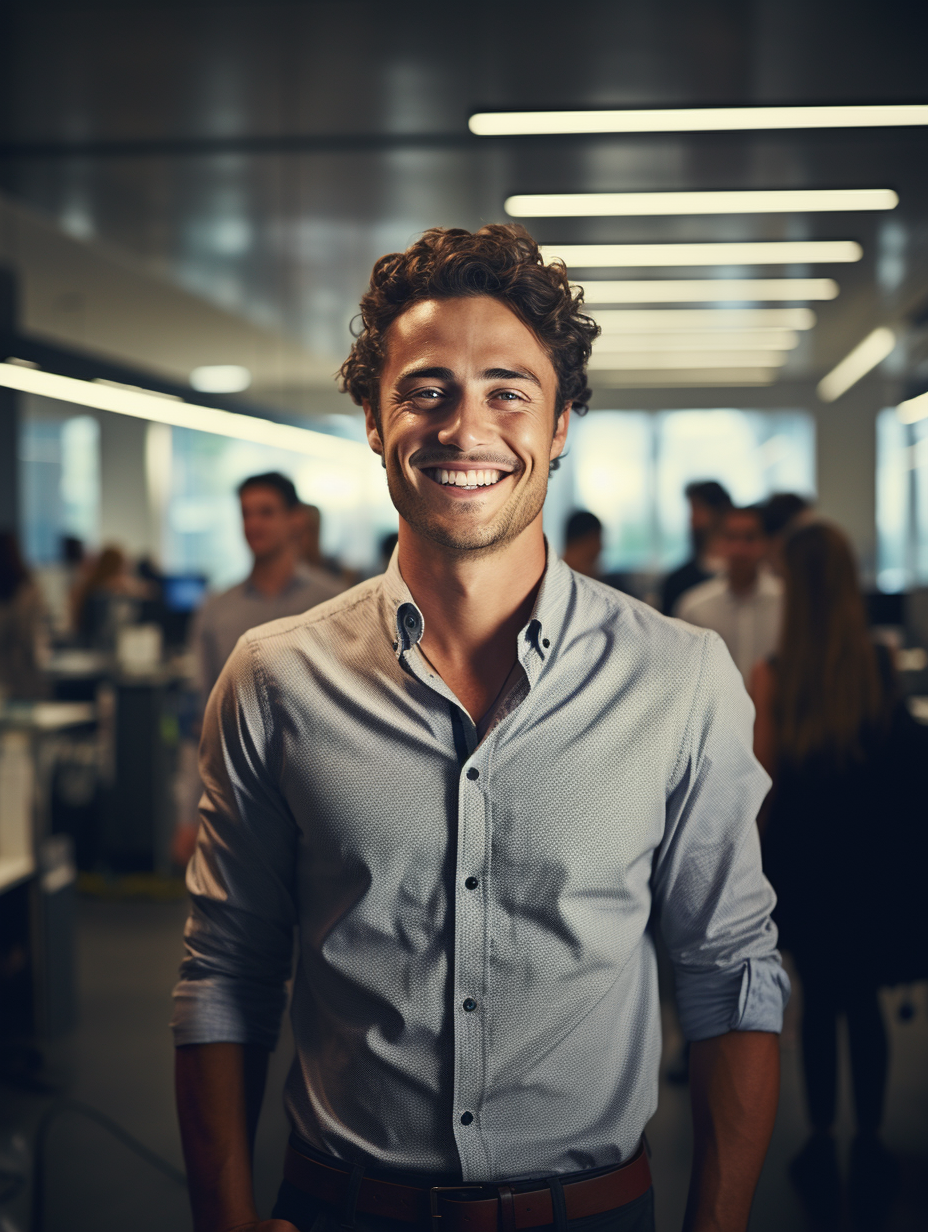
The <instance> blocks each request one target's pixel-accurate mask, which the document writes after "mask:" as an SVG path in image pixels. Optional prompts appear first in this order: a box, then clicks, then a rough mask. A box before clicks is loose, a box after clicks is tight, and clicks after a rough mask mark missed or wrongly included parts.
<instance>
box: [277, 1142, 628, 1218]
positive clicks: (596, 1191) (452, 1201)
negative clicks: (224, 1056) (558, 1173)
mask: <svg viewBox="0 0 928 1232" xmlns="http://www.w3.org/2000/svg"><path fill="white" fill-rule="evenodd" d="M350 1175H351V1174H350V1173H349V1172H347V1171H343V1170H342V1169H341V1168H332V1167H330V1166H329V1165H328V1164H323V1163H319V1162H318V1161H317V1160H315V1159H309V1158H308V1157H307V1156H305V1155H301V1154H300V1153H299V1151H297V1150H295V1149H294V1148H293V1147H292V1146H288V1147H287V1157H286V1160H285V1163H284V1176H285V1177H286V1179H287V1180H288V1181H289V1182H290V1184H291V1185H293V1186H295V1187H296V1188H297V1189H300V1190H302V1191H303V1192H304V1193H307V1194H310V1195H311V1196H312V1197H314V1198H318V1199H319V1200H320V1201H322V1202H327V1203H329V1204H331V1205H332V1206H342V1205H343V1204H344V1203H345V1199H346V1196H347V1194H348V1187H349V1180H350ZM516 1184H517V1185H518V1188H519V1190H521V1183H519V1182H517V1183H516ZM650 1187H651V1169H650V1167H649V1166H648V1157H647V1154H646V1153H645V1150H644V1143H642V1145H641V1146H640V1147H639V1148H638V1151H637V1153H636V1154H635V1156H634V1158H632V1159H630V1160H629V1162H628V1163H627V1164H623V1165H622V1166H621V1167H620V1168H613V1169H612V1171H610V1172H604V1173H601V1174H600V1175H599V1176H591V1177H588V1178H586V1179H583V1178H582V1177H581V1178H580V1179H578V1180H574V1181H566V1180H565V1181H564V1182H563V1193H564V1205H565V1208H566V1212H567V1218H568V1219H580V1218H581V1217H582V1216H584V1215H601V1214H603V1213H604V1212H605V1211H613V1210H615V1209H616V1208H617V1207H620V1206H625V1204H626V1203H627V1202H632V1201H634V1199H635V1198H640V1197H641V1195H642V1194H643V1193H646V1192H647V1191H648V1189H650ZM478 1189H482V1190H484V1191H485V1192H487V1197H485V1198H477V1197H473V1198H463V1197H462V1198H456V1197H452V1196H450V1195H452V1194H454V1195H457V1194H459V1193H463V1191H466V1190H478ZM355 1209H356V1210H358V1211H363V1212H364V1213H365V1214H367V1215H384V1216H386V1217H387V1218H389V1219H401V1220H403V1221H405V1222H406V1223H414V1224H420V1225H422V1226H427V1225H429V1224H431V1228H432V1232H518V1230H519V1229H522V1228H540V1227H543V1226H544V1225H545V1224H551V1223H553V1222H554V1207H553V1205H552V1202H551V1190H550V1189H549V1188H548V1186H547V1184H546V1183H545V1182H541V1183H540V1184H539V1187H538V1188H535V1189H529V1190H528V1191H527V1192H518V1191H517V1190H516V1189H515V1188H514V1187H513V1185H509V1184H505V1185H498V1184H494V1183H492V1182H490V1183H487V1184H485V1185H467V1184H464V1183H463V1182H462V1183H461V1184H460V1185H433V1186H432V1187H431V1189H425V1188H420V1187H419V1186H415V1185H397V1184H395V1183H394V1182H393V1181H379V1180H375V1179H374V1178H373V1177H369V1176H365V1177H364V1178H363V1179H362V1180H361V1184H360V1187H359V1189H358V1193H357V1203H356V1207H355Z"/></svg>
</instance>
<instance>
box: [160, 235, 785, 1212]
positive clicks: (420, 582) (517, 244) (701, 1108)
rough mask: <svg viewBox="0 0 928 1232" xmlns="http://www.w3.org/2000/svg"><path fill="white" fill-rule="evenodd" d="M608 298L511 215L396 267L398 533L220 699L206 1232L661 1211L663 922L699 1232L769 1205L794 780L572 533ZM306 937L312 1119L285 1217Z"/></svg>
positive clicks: (380, 370) (192, 1088)
mask: <svg viewBox="0 0 928 1232" xmlns="http://www.w3.org/2000/svg"><path fill="white" fill-rule="evenodd" d="M580 308H581V299H580V296H579V295H578V296H576V298H575V297H574V295H573V294H572V291H571V288H570V286H569V284H568V281H567V275H566V271H565V270H564V268H563V266H560V265H557V264H553V265H550V266H545V265H544V263H543V260H542V258H541V255H540V252H539V250H538V247H537V245H536V244H535V243H534V241H533V240H532V239H531V238H530V236H529V235H528V234H527V232H525V231H524V230H523V229H522V228H520V227H516V226H497V225H493V226H487V227H484V228H482V229H481V230H480V231H478V232H476V233H475V234H470V233H469V232H466V231H458V230H443V229H435V230H432V231H427V232H426V233H425V234H424V235H423V236H422V238H421V239H420V240H418V241H417V242H416V243H415V244H413V245H412V246H411V248H410V249H409V250H407V251H406V252H405V253H394V254H391V255H390V256H387V257H384V258H382V259H381V260H380V261H379V262H378V263H377V265H376V266H375V267H374V272H373V275H372V279H371V286H370V289H369V291H368V292H367V293H366V294H365V296H364V299H363V300H362V314H363V322H364V328H363V330H362V332H361V333H360V335H359V337H358V338H357V339H356V341H355V343H354V346H353V348H352V352H351V355H350V357H349V359H348V360H347V361H346V363H345V365H344V366H343V368H342V374H343V381H344V386H345V387H346V388H347V390H348V391H349V392H350V393H351V395H352V397H353V398H354V399H355V400H356V401H357V402H359V403H361V405H362V406H363V407H364V413H365V417H366V421H367V432H368V440H369V442H370V445H371V448H372V449H373V450H374V451H375V452H376V453H377V454H379V455H380V456H381V458H382V460H383V465H384V467H385V469H386V478H387V483H388V485H389V489H390V494H391V497H392V499H393V502H394V504H395V506H396V508H397V511H398V513H399V543H398V548H397V553H396V555H395V556H394V557H393V559H392V560H391V562H390V565H389V567H388V569H387V572H386V573H385V574H384V575H383V576H380V577H377V578H373V579H371V580H369V581H367V582H363V583H362V584H361V585H360V586H357V587H355V588H354V589H353V590H351V591H349V592H347V593H346V594H344V595H342V596H340V597H339V598H338V599H335V600H333V601H332V602H330V603H327V604H324V605H323V606H322V607H319V608H317V609H315V610H314V611H313V612H311V613H308V614H307V615H306V616H302V617H297V618H295V619H291V620H284V621H277V622H275V623H274V624H272V625H269V626H266V627H265V628H264V629H261V630H257V631H253V632H251V633H249V634H248V635H247V636H246V637H245V638H244V639H242V641H241V642H240V643H239V645H238V647H237V649H236V651H235V654H234V655H233V656H232V658H231V660H230V662H229V663H228V665H227V666H226V668H225V670H224V672H223V675H222V678H221V680H220V682H219V684H218V686H217V688H216V689H215V691H214V693H213V696H212V698H211V700H210V705H209V708H208V712H207V718H206V724H205V731H204V737H203V748H202V758H201V765H202V768H203V774H204V781H205V784H206V795H205V799H204V804H203V808H202V815H203V824H202V827H201V832H200V838H199V843H198V850H197V853H196V856H195V858H194V860H193V861H192V862H191V866H190V871H189V874H188V884H189V887H190V891H191V895H192V900H193V905H192V914H191V918H190V921H189V924H188V928H187V935H186V943H187V950H188V957H187V959H186V961H185V963H184V966H183V968H182V979H181V982H180V984H179V985H178V988H177V992H176V998H177V1001H176V1013H175V1021H174V1026H175V1038H176V1042H177V1044H178V1045H179V1046H178V1049H177V1090H178V1105H179V1112H180V1119H181V1128H182V1135H183V1141H184V1149H185V1154H186V1159H187V1168H188V1175H189V1178H190V1189H191V1195H192V1200H193V1206H194V1212H195V1222H196V1228H197V1232H219V1230H223V1232H225V1230H228V1229H232V1228H238V1229H239V1232H244V1229H256V1230H257V1229H260V1230H261V1232H293V1229H294V1228H296V1229H299V1232H309V1230H310V1228H313V1227H316V1228H318V1229H321V1228H324V1227H327V1228H332V1229H334V1227H335V1225H340V1226H342V1227H346V1228H351V1227H357V1228H358V1229H360V1230H361V1232H379V1230H381V1229H382V1230H383V1232H386V1230H387V1229H393V1230H394V1232H396V1230H397V1229H402V1228H403V1227H406V1228H409V1229H410V1230H412V1229H416V1228H418V1229H422V1232H430V1230H431V1232H439V1230H441V1232H464V1230H465V1229H470V1232H495V1230H496V1229H497V1228H499V1229H500V1232H515V1229H516V1228H517V1227H518V1228H531V1227H539V1228H545V1227H549V1228H554V1229H557V1230H559V1232H565V1230H566V1229H568V1228H570V1229H571V1230H572V1232H579V1229H580V1228H583V1229H586V1230H588V1232H595V1230H596V1229H600V1228H602V1229H605V1228H606V1227H607V1226H608V1228H609V1229H610V1230H612V1232H615V1230H621V1232H631V1230H632V1229H652V1228H653V1203H652V1196H651V1191H650V1178H649V1173H648V1166H647V1155H646V1153H645V1152H644V1149H643V1145H642V1132H643V1129H644V1126H645V1124H646V1122H647V1120H648V1118H649V1117H650V1116H651V1114H652V1112H653V1111H654V1108H655V1105H656V1095H657V1075H658V1065H659V1060H660V1015H659V1005H658V1000H657V978H656V969H655V959H654V944H653V939H652V935H651V933H650V931H649V920H650V919H651V914H652V908H654V910H655V912H656V913H657V914H659V915H660V916H661V920H662V928H663V932H664V935H665V937H666V939H667V944H668V948H669V950H670V953H671V955H672V957H673V959H674V962H675V964H676V975H677V981H678V992H679V1000H680V1006H681V1013H682V1016H683V1019H684V1022H685V1024H686V1028H687V1030H688V1032H689V1033H690V1034H691V1036H692V1037H693V1038H694V1039H695V1040H697V1041H698V1042H697V1043H696V1044H694V1047H693V1083H692V1089H693V1101H694V1118H695V1125H696V1152H695V1166H694V1173H693V1183H692V1190H691V1196H690V1204H689V1210H688V1214H687V1220H686V1228H687V1232H708V1229H710V1228H711V1229H716V1230H718V1229H721V1230H723V1232H736V1230H743V1229H744V1228H745V1226H746V1223H747V1218H748V1211H749V1208H750V1203H751V1195H752V1192H753V1188H754V1184H755V1181H756V1178H757V1175H758V1172H759V1170H760V1167H761V1163H762V1160H763V1157H764V1152H765V1150H766V1145H767V1141H768V1138H769V1134H770V1132H771V1128H772V1125H773V1119H774V1115H775V1109H776V1102H777V1089H778V1066H779V1060H778V1058H779V1050H778V1039H777V1036H776V1034H775V1032H777V1031H778V1030H779V1028H780V1024H781V1016H782V1006H783V1001H784V998H785V994H786V989H787V987H788V985H787V983H786V979H785V976H784V975H783V972H782V969H781V967H780V964H779V959H778V956H777V954H776V950H775V949H774V946H775V936H776V934H775V930H774V928H773V926H772V925H771V923H770V917H769V912H770V908H771V906H772V903H773V894H772V892H771V891H770V888H769V886H768V885H767V883H766V882H765V881H764V878H763V876H762V874H761V870H760V856H759V847H758V840H757V833H756V827H755V823H754V818H755V815H756V812H757V809H758V807H759V805H760V802H761V800H762V798H763V796H764V795H765V793H766V791H767V787H768V782H769V780H768V779H767V777H766V775H765V774H764V773H763V771H762V770H760V769H759V767H758V764H757V762H756V761H755V760H754V757H753V754H752V752H751V708H750V704H749V702H748V700H747V697H746V695H745V692H744V689H743V687H742V685H741V682H740V680H739V679H738V677H737V674H736V672H735V670H734V668H733V667H732V665H731V661H730V659H729V658H728V655H727V653H726V652H725V649H724V647H723V646H722V644H721V642H720V641H719V640H718V639H717V638H715V637H714V636H712V635H711V634H706V633H699V632H697V631H695V630H693V629H691V628H688V627H687V626H685V625H682V624H680V623H679V622H674V621H668V620H665V619H664V618H663V617H662V616H659V615H658V614H657V613H655V612H653V611H652V610H651V609H650V608H647V607H645V606H644V605H643V604H640V603H637V602H635V601H633V600H630V599H628V598H627V597H626V596H624V595H622V594H620V593H618V592H617V591H614V590H610V589H609V588H608V587H605V586H602V585H601V584H599V583H597V582H594V581H591V580H589V579H586V578H583V577H581V576H580V575H578V574H576V573H574V572H572V571H571V570H570V569H569V568H568V567H567V566H565V565H564V564H563V562H561V561H559V560H557V559H556V558H555V557H554V556H553V555H552V554H549V553H548V552H547V549H546V544H545V540H544V537H543V534H542V506H543V503H544V498H545V494H546V490H547V480H548V469H549V466H550V464H551V463H552V462H553V460H554V459H555V458H557V457H558V455H559V454H560V453H561V452H562V450H563V448H564V444H565V441H566V436H567V426H568V421H569V418H570V413H571V410H572V409H581V408H582V407H583V405H584V403H585V400H586V398H587V397H588V395H589V390H588V389H587V387H586V372H585V367H586V362H587V359H588V357H589V354H590V346H591V343H592V340H593V338H594V336H595V334H596V327H595V325H594V324H593V323H592V322H591V321H590V320H589V319H588V318H586V317H584V316H583V315H582V314H581V311H580ZM294 925H298V927H299V934H300V952H299V957H298V960H297V965H296V974H295V982H294V989H293V1002H292V1009H291V1017H292V1021H293V1031H294V1037H295V1041H296V1060H295V1062H294V1065H293V1068H292V1069H291V1072H290V1078H289V1080H288V1083H287V1093H286V1103H287V1110H288V1115H289V1117H290V1121H291V1124H292V1127H293V1135H292V1137H291V1146H290V1149H289V1150H288V1155H287V1161H286V1166H285V1180H284V1183H283V1185H282V1187H281V1192H280V1196H279V1198H278V1203H277V1207H276V1208H275V1218H274V1219H272V1220H269V1221H268V1220H265V1221H260V1220H259V1218H258V1216H257V1215H256V1212H255V1206H254V1199H253V1197H252V1193H251V1180H250V1162H249V1149H250V1140H251V1135H252V1134H253V1132H254V1124H255V1120H256V1117H257V1110H258V1107H259V1105H260V1101H261V1094H262V1088H263V1080H264V1073H265V1067H266V1061H267V1053H268V1050H269V1049H270V1048H272V1047H273V1046H274V1043H275V1041H276V1038H277V1031H278V1024H279V1020H280V1015H281V1011H282V1008H283V1003H284V985H285V981H286V980H287V978H288V977H289V975H290V973H291V969H292V968H291V945H292V936H293V929H294ZM449 1187H450V1188H449ZM577 1219H580V1220H581V1222H580V1224H579V1225H578V1224H577V1223H576V1220H577ZM317 1220H318V1221H319V1222H318V1223H317Z"/></svg>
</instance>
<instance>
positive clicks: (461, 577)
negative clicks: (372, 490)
mask: <svg viewBox="0 0 928 1232" xmlns="http://www.w3.org/2000/svg"><path fill="white" fill-rule="evenodd" d="M472 557H474V558H473V559H472ZM399 564H400V571H401V573H402V575H403V580H404V581H405V583H406V585H407V586H408V587H409V589H410V592H411V593H412V596H413V598H414V599H415V601H416V604H417V605H418V607H419V608H420V609H421V611H422V614H423V616H424V618H425V635H424V637H423V639H422V648H423V650H424V651H425V652H426V654H428V655H429V657H430V658H431V657H433V656H435V655H437V656H438V657H439V658H441V659H445V660H453V661H455V662H457V663H460V664H461V665H464V664H465V663H474V662H475V661H476V660H478V659H482V658H483V657H484V656H485V655H487V654H488V653H489V654H490V655H491V656H492V657H494V658H498V657H499V656H500V655H504V656H505V655H508V654H510V652H511V655H512V657H513V661H514V655H515V639H516V636H517V634H518V632H519V630H520V629H521V628H522V627H523V626H524V625H525V623H526V622H527V620H528V618H529V616H530V615H531V611H532V606H533V605H534V602H535V597H536V595H537V594H538V588H539V586H540V584H541V579H542V575H543V574H544V571H545V541H544V535H543V533H542V526H541V515H539V516H538V517H537V518H536V519H535V521H534V522H533V523H532V524H531V525H530V526H528V527H526V529H525V530H524V531H523V532H522V534H521V535H519V536H518V537H517V538H516V539H514V540H512V541H511V542H510V543H507V544H505V545H503V546H502V547H500V548H499V549H498V550H496V551H494V552H491V553H487V554H485V555H481V554H479V553H467V554H464V555H461V556H458V555H453V554H451V553H449V552H448V550H447V548H443V547H441V546H440V545H438V544H436V543H434V542H432V541H431V540H428V539H425V538H423V537H422V536H421V535H419V534H418V533H417V532H416V531H415V530H414V529H413V528H412V527H411V526H409V525H408V523H406V522H404V521H403V520H402V519H401V520H400V530H399Z"/></svg>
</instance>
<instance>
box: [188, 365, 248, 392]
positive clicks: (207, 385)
mask: <svg viewBox="0 0 928 1232" xmlns="http://www.w3.org/2000/svg"><path fill="white" fill-rule="evenodd" d="M250 384H251V373H250V372H249V371H248V369H247V368H243V367H242V365H241V364H204V365H203V366H202V367H200V368H194V370H193V371H192V372H191V373H190V385H191V387H192V388H193V389H196V390H197V391H198V392H199V393H201V394H238V393H241V392H242V390H243V389H247V388H248V386H249V385H250Z"/></svg>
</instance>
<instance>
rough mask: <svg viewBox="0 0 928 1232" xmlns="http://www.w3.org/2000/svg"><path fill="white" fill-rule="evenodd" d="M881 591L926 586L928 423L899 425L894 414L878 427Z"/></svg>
mask: <svg viewBox="0 0 928 1232" xmlns="http://www.w3.org/2000/svg"><path fill="white" fill-rule="evenodd" d="M876 533H877V585H878V586H879V588H880V590H885V591H900V590H905V589H907V588H908V587H910V586H925V585H928V419H922V420H920V421H919V422H918V423H914V424H903V423H900V422H899V418H898V416H897V415H896V411H895V409H894V408H889V409H887V410H884V411H881V412H880V414H879V415H878V416H877V422H876Z"/></svg>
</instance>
